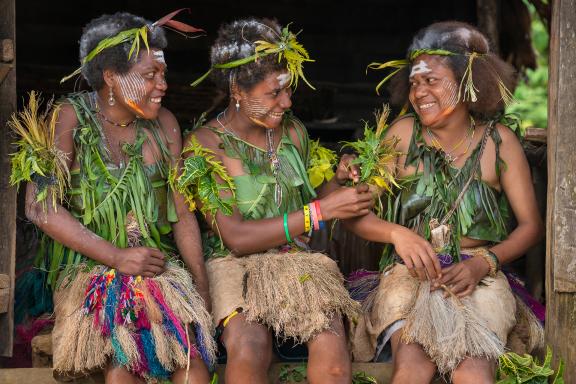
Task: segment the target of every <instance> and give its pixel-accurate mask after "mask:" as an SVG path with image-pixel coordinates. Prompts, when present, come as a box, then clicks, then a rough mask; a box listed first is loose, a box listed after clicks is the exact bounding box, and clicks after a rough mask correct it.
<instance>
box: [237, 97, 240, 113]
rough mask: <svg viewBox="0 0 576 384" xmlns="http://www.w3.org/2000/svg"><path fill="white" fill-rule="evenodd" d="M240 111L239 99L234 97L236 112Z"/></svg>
mask: <svg viewBox="0 0 576 384" xmlns="http://www.w3.org/2000/svg"><path fill="white" fill-rule="evenodd" d="M239 111H240V100H238V99H236V112H239Z"/></svg>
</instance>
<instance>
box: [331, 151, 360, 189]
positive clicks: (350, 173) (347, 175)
mask: <svg viewBox="0 0 576 384" xmlns="http://www.w3.org/2000/svg"><path fill="white" fill-rule="evenodd" d="M354 159H356V155H350V154H344V155H342V157H340V162H339V163H338V167H337V168H336V172H335V173H334V181H336V183H338V184H339V185H344V184H346V182H347V181H348V180H352V181H353V182H354V183H357V182H358V181H359V180H360V168H358V166H357V165H356V164H351V163H352V161H353V160H354Z"/></svg>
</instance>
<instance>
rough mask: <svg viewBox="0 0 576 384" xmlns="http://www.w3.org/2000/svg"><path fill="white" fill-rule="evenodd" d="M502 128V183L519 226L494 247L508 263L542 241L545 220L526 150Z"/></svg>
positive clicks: (500, 128)
mask: <svg viewBox="0 0 576 384" xmlns="http://www.w3.org/2000/svg"><path fill="white" fill-rule="evenodd" d="M498 131H499V132H500V136H501V137H502V144H501V145H500V155H501V156H502V160H504V162H505V163H506V166H505V167H503V169H502V174H501V176H500V183H501V185H502V189H503V190H504V192H505V193H506V196H507V197H508V201H509V202H510V206H511V207H512V211H513V212H514V216H515V217H516V220H517V222H518V226H517V227H516V229H514V230H513V231H512V232H511V233H510V235H509V236H508V237H507V238H506V240H504V241H502V242H501V243H499V244H497V245H495V246H494V247H492V248H491V249H490V250H491V251H492V252H494V254H496V256H497V257H498V259H499V260H500V263H501V264H506V263H509V262H511V261H513V260H515V259H517V258H518V257H520V256H522V255H523V254H525V253H526V251H528V250H529V249H530V248H531V247H532V246H534V245H535V244H536V243H538V241H540V239H541V238H542V236H543V234H544V224H543V223H542V218H541V217H540V213H539V211H538V205H537V203H536V196H535V193H534V187H533V186H532V177H531V175H530V168H529V166H528V161H527V160H526V156H525V154H524V150H523V149H522V146H521V145H520V142H519V141H518V139H517V138H516V136H514V133H513V132H512V131H511V130H510V129H508V128H506V127H504V126H499V127H498Z"/></svg>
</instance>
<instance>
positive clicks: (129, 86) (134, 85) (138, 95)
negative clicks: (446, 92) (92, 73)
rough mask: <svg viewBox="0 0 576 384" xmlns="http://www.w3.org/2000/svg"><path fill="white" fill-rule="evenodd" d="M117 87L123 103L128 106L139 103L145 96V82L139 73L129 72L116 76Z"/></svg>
mask: <svg viewBox="0 0 576 384" xmlns="http://www.w3.org/2000/svg"><path fill="white" fill-rule="evenodd" d="M117 78H118V86H119V87H120V93H121V94H122V97H123V98H124V101H125V102H126V103H127V104H129V101H132V102H133V103H136V104H138V103H140V102H141V101H142V99H143V98H144V96H145V95H146V80H145V79H144V78H143V77H142V75H140V74H139V73H135V72H129V73H127V74H125V75H118V77H117Z"/></svg>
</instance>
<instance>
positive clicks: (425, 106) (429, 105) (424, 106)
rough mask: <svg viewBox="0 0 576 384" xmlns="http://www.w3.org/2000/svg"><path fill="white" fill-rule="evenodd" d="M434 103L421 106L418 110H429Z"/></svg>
mask: <svg viewBox="0 0 576 384" xmlns="http://www.w3.org/2000/svg"><path fill="white" fill-rule="evenodd" d="M433 105H434V103H428V104H421V105H420V106H419V107H418V108H420V109H427V108H430V107H431V106H433Z"/></svg>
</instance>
